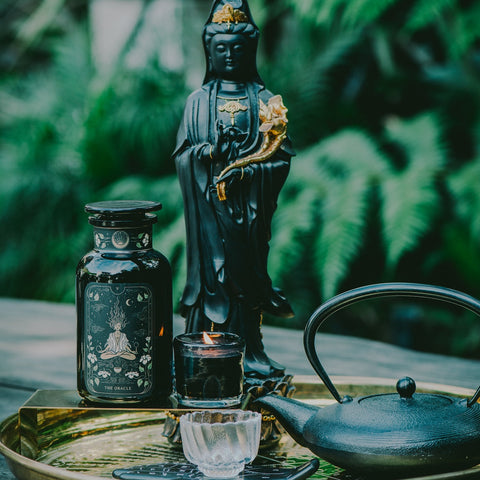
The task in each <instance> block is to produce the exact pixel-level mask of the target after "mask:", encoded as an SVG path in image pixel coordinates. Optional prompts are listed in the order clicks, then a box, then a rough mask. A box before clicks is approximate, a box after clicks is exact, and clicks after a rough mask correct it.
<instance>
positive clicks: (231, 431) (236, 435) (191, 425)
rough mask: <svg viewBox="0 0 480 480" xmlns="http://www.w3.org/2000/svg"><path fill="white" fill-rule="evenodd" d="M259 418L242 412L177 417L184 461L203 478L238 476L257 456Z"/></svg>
mask: <svg viewBox="0 0 480 480" xmlns="http://www.w3.org/2000/svg"><path fill="white" fill-rule="evenodd" d="M261 424H262V416H261V415H260V414H259V413H257V412H250V411H245V410H210V411H197V412H192V413H187V414H185V415H182V416H181V417H180V433H181V436H182V447H183V453H184V454H185V457H186V459H187V460H188V461H189V462H191V463H193V464H195V465H197V467H198V469H199V470H200V472H202V473H203V474H204V475H206V476H207V477H215V478H231V477H235V476H236V475H238V474H239V473H240V472H241V471H242V470H243V469H244V468H245V465H246V464H247V463H250V462H252V461H253V460H254V459H255V457H256V456H257V453H258V447H259V444H260V431H261Z"/></svg>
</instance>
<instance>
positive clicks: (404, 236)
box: [381, 114, 445, 269]
mask: <svg viewBox="0 0 480 480" xmlns="http://www.w3.org/2000/svg"><path fill="white" fill-rule="evenodd" d="M435 120H436V119H435V117H434V116H433V115H432V114H425V115H422V116H419V117H417V118H415V119H413V120H410V121H403V122H402V121H395V122H394V123H391V124H390V125H389V128H388V135H389V137H390V139H391V140H394V141H395V142H396V143H397V144H398V145H399V146H400V147H401V148H402V149H403V151H404V154H405V156H406V158H407V159H408V163H407V165H406V167H405V169H404V170H403V171H402V172H399V173H397V172H394V171H392V173H391V175H390V176H389V177H388V178H385V180H384V181H383V183H382V184H381V195H382V208H381V218H382V225H383V236H384V242H385V247H386V250H387V265H388V266H389V267H390V268H391V269H393V268H395V266H396V264H397V263H398V261H399V259H400V258H401V256H402V255H403V254H404V253H406V252H408V251H410V250H411V249H413V248H414V247H415V246H416V245H417V244H418V242H419V240H420V239H421V238H422V236H423V235H424V234H425V233H426V232H427V231H428V229H429V228H430V227H431V224H432V222H433V219H434V218H435V216H436V214H437V212H438V209H439V207H440V204H441V198H440V195H439V192H438V191H437V189H436V181H437V179H438V177H439V175H440V174H441V173H442V172H443V168H444V163H445V155H444V148H443V145H442V142H441V140H440V134H439V133H440V132H439V129H438V126H437V124H436V121H435Z"/></svg>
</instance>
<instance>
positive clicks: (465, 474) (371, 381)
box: [0, 375, 480, 480]
mask: <svg viewBox="0 0 480 480" xmlns="http://www.w3.org/2000/svg"><path fill="white" fill-rule="evenodd" d="M331 379H332V381H333V382H334V383H336V384H338V385H355V386H362V385H365V386H369V385H372V386H373V385H376V386H385V387H388V386H395V384H396V381H397V380H396V379H392V378H381V377H354V376H332V377H331ZM295 380H296V381H295V384H296V385H297V386H299V385H302V384H304V385H316V384H318V385H323V383H322V382H321V380H319V379H318V378H317V377H316V376H313V375H296V376H295ZM416 383H417V387H418V388H421V389H426V390H432V391H439V392H442V391H443V392H445V393H450V394H454V395H462V396H467V397H468V396H471V395H473V393H474V392H475V390H474V389H469V388H464V387H457V386H452V385H443V384H438V383H432V382H421V381H420V382H416ZM79 409H82V410H86V409H87V408H85V407H79ZM96 409H98V410H113V409H108V408H104V407H102V408H96ZM115 410H116V411H118V412H119V413H120V412H124V411H126V410H138V409H125V410H123V409H119V408H118V407H117V408H115ZM141 410H142V411H149V410H151V411H152V412H158V411H159V410H165V411H168V410H169V411H171V410H180V409H173V408H164V409H158V408H157V409H146V408H143V409H141ZM182 410H184V409H182ZM18 416H19V414H18V412H17V413H15V414H12V415H10V416H9V417H7V418H6V419H4V420H3V421H2V422H1V423H0V453H1V454H2V455H3V456H4V457H5V459H6V462H7V465H8V467H9V468H10V471H11V472H12V473H13V475H14V476H15V477H16V478H22V479H23V478H27V477H28V478H31V479H32V480H103V478H104V477H103V478H102V477H99V476H93V475H89V474H85V473H80V472H73V471H69V470H66V469H62V468H59V467H54V466H51V465H48V464H46V463H42V462H39V461H37V460H34V459H31V458H28V457H26V456H24V455H21V454H20V453H18V452H16V451H15V450H12V449H11V448H10V447H9V446H7V445H6V444H5V443H4V442H3V433H4V432H5V431H6V430H7V429H11V430H16V429H17V427H18ZM312 456H315V455H314V454H313V453H312ZM21 472H25V473H27V475H26V477H23V476H22V477H18V476H17V473H21ZM31 474H35V475H36V476H31ZM38 475H41V477H39V476H38ZM460 478H462V479H463V478H480V470H479V469H478V468H476V467H473V468H470V469H467V470H459V471H456V472H450V473H444V474H435V475H427V476H422V477H414V478H410V479H409V480H453V479H460ZM399 480H400V479H399Z"/></svg>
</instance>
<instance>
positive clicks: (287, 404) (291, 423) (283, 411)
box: [255, 393, 318, 448]
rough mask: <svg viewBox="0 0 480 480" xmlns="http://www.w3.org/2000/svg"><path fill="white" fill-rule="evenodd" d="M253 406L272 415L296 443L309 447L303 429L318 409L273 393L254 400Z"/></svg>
mask: <svg viewBox="0 0 480 480" xmlns="http://www.w3.org/2000/svg"><path fill="white" fill-rule="evenodd" d="M255 404H257V405H261V406H262V407H264V408H265V409H266V410H268V411H269V412H271V413H272V414H274V415H275V417H276V418H277V420H278V421H279V422H280V423H281V425H282V426H283V427H284V428H285V430H286V431H287V432H288V433H289V434H290V435H291V437H292V438H293V439H294V440H295V441H296V442H297V443H299V444H300V445H302V446H304V447H307V448H308V447H309V444H308V442H307V441H306V440H305V438H304V428H305V425H306V424H307V423H308V421H309V420H310V419H311V418H312V417H313V416H315V415H316V414H317V412H318V407H315V406H313V405H308V404H306V403H302V402H299V401H298V400H294V399H292V398H285V397H282V396H280V395H276V394H273V393H270V394H268V395H265V396H264V397H260V398H258V399H257V400H255Z"/></svg>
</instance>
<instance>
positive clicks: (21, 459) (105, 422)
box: [0, 376, 480, 480]
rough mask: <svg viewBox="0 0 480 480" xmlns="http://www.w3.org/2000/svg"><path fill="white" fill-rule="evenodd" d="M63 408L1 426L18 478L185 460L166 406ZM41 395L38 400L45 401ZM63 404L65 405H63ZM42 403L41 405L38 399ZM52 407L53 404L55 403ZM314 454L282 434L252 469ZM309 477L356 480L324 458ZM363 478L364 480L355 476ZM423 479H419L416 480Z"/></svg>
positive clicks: (342, 383) (84, 475) (81, 475)
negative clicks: (171, 433) (166, 430)
mask: <svg viewBox="0 0 480 480" xmlns="http://www.w3.org/2000/svg"><path fill="white" fill-rule="evenodd" d="M333 381H334V383H335V385H337V386H338V388H339V391H340V392H341V394H349V395H352V396H358V395H365V394H372V393H380V392H388V391H395V381H393V380H385V379H370V378H359V377H337V378H335V377H333ZM294 385H295V386H296V388H297V391H296V394H295V398H297V399H303V400H305V401H307V402H308V403H313V404H317V405H319V406H321V405H326V404H328V403H331V402H332V400H331V395H330V393H328V391H327V390H326V389H325V387H324V385H323V384H321V383H320V382H319V380H318V379H316V377H306V376H297V377H295V379H294ZM417 391H424V392H437V393H447V394H449V395H452V396H461V397H468V396H471V395H472V394H473V390H469V389H464V388H457V387H450V386H445V385H435V384H426V383H420V382H419V383H418V384H417ZM59 393H60V395H58V396H57V398H58V399H59V401H58V404H53V405H47V406H41V405H39V404H35V401H33V402H32V401H30V402H27V403H26V404H25V406H24V407H22V409H20V412H19V414H17V415H13V416H11V417H9V418H7V419H6V420H5V421H3V423H1V424H0V453H2V454H3V455H4V456H5V457H6V461H7V464H8V466H9V468H10V469H11V471H12V472H13V474H14V475H15V476H16V477H17V478H18V479H19V480H99V479H101V478H112V477H111V472H112V471H113V470H115V469H116V468H122V467H129V466H135V465H147V464H153V463H186V460H185V457H184V456H183V452H182V449H181V448H179V447H177V446H174V445H172V444H171V443H169V442H168V440H167V439H166V438H165V437H164V436H163V426H164V423H165V420H166V418H167V413H168V412H175V410H172V409H169V410H166V409H150V410H139V409H128V410H123V409H118V408H117V409H103V408H102V409H99V408H87V407H84V406H81V405H79V404H78V402H77V403H75V401H74V400H73V401H72V402H70V403H71V405H70V404H68V402H66V401H64V400H65V398H69V395H70V394H71V395H70V397H72V398H73V399H75V398H76V397H75V394H74V392H63V393H62V392H59ZM41 396H42V395H40V396H38V395H37V398H38V397H40V398H41ZM62 399H63V400H62ZM40 403H41V402H40ZM54 403H55V402H54ZM311 458H313V454H312V453H311V452H310V451H309V450H307V449H305V448H303V447H301V446H300V445H298V444H297V443H295V442H294V441H293V440H292V439H291V438H290V436H289V435H287V434H283V435H282V438H281V440H280V442H279V443H278V444H277V445H275V446H274V447H271V448H266V449H262V450H261V451H260V453H259V455H258V457H257V459H256V460H255V464H275V465H276V466H279V467H296V466H299V465H301V464H303V463H305V462H307V461H308V460H310V459H311ZM311 478H320V479H328V480H357V477H356V476H355V475H352V474H349V473H347V472H344V471H342V470H341V469H340V468H338V467H335V466H333V465H331V464H329V463H327V462H325V461H321V462H320V468H319V470H318V471H317V472H316V473H315V474H314V475H313V476H312V477H311ZM457 478H468V479H471V478H480V465H479V466H477V467H474V468H471V469H468V470H463V471H458V472H452V473H448V474H443V475H430V476H425V477H421V480H427V479H428V480H440V479H442V480H443V479H445V480H447V479H448V480H451V479H457ZM358 480H360V479H358ZM417 480H420V477H417Z"/></svg>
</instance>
